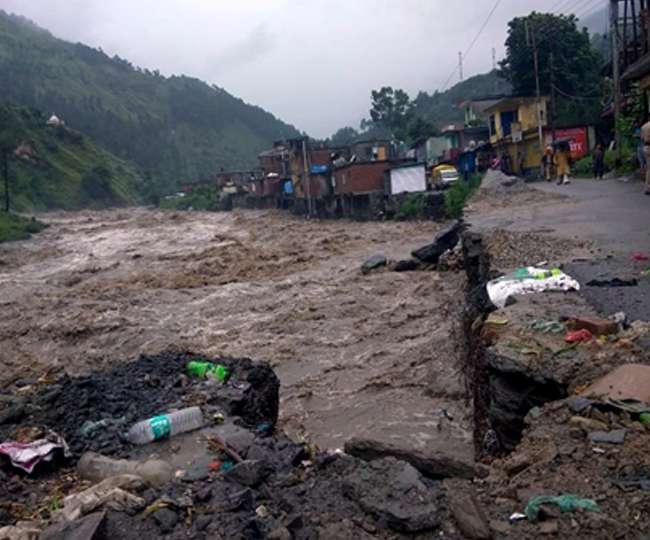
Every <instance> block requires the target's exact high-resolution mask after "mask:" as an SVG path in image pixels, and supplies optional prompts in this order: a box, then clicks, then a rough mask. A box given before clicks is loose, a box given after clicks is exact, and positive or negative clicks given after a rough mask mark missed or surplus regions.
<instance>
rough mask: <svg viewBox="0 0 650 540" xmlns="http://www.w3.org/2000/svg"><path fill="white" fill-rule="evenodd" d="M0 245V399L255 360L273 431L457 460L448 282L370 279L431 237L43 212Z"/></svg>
mask: <svg viewBox="0 0 650 540" xmlns="http://www.w3.org/2000/svg"><path fill="white" fill-rule="evenodd" d="M43 219H44V220H45V221H46V222H48V223H50V224H51V226H50V228H49V229H48V230H46V231H45V232H44V233H42V234H40V235H38V236H36V237H34V238H33V239H32V240H29V241H25V242H19V243H13V244H5V245H1V246H0V305H1V308H2V318H1V320H0V362H1V364H2V365H3V366H4V369H3V370H2V372H1V373H0V390H1V389H2V388H3V387H8V386H9V385H13V384H14V383H16V382H17V383H18V385H20V384H28V383H29V382H30V380H34V379H38V378H39V377H48V376H49V377H55V376H56V375H57V374H59V373H60V372H61V371H63V370H65V371H67V372H69V373H71V374H75V373H80V372H82V371H87V370H95V369H102V368H105V367H106V366H109V365H112V364H114V363H116V362H122V361H127V360H129V359H133V358H135V357H137V356H138V355H139V354H140V353H145V352H146V353H149V354H151V353H155V352H158V351H161V350H163V349H165V348H168V347H177V348H182V349H188V350H193V351H196V352H197V353H202V354H206V355H215V356H216V355H229V356H237V357H240V356H248V357H251V358H254V359H260V360H268V361H269V362H270V363H271V364H272V366H273V367H274V368H275V370H276V372H277V373H278V375H279V377H280V379H281V382H282V388H281V399H282V402H281V425H282V426H283V427H284V428H285V429H286V430H287V431H288V432H289V433H291V434H293V435H294V436H295V437H301V436H304V437H306V438H308V439H309V440H310V441H312V442H315V443H316V444H318V445H319V446H321V447H322V448H339V447H342V446H343V444H344V442H345V441H346V440H348V439H350V438H351V437H361V438H364V439H371V440H380V441H383V442H385V443H387V444H391V445H396V446H400V447H401V446H404V445H406V446H408V447H409V448H416V449H418V450H419V451H422V452H425V453H436V452H438V451H444V452H445V453H452V454H456V455H458V456H461V457H462V458H463V459H467V460H468V461H469V460H471V440H470V435H469V430H468V426H469V419H468V417H467V411H466V408H465V403H464V401H463V399H462V398H463V387H462V383H461V380H460V375H459V368H458V358H457V351H456V346H455V343H457V341H458V336H457V335H456V332H457V330H456V325H455V317H456V312H457V309H458V308H457V306H458V305H459V301H460V294H461V291H462V286H463V283H462V276H461V275H460V274H455V273H451V272H450V273H444V274H442V273H435V272H407V273H395V272H389V271H379V272H377V273H373V274H370V275H366V276H364V275H362V274H361V273H360V271H359V267H360V265H361V263H362V262H363V261H364V260H365V259H366V258H367V257H369V256H371V255H375V254H378V253H382V254H385V255H386V256H388V257H389V258H393V259H399V258H405V257H407V256H408V255H409V252H410V250H411V249H412V248H414V247H418V246H420V245H422V244H425V243H427V242H429V241H430V240H431V237H432V235H433V233H434V231H435V229H436V227H437V225H435V224H432V223H394V222H387V223H354V222H345V221H331V222H307V221H305V220H302V219H298V218H294V217H291V216H289V215H287V214H285V213H280V212H274V211H248V212H233V213H198V212H197V213H174V212H162V211H150V210H144V209H133V210H131V209H130V210H119V211H118V210H115V211H106V212H78V213H54V214H48V215H45V216H43Z"/></svg>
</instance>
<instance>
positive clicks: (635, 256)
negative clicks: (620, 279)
mask: <svg viewBox="0 0 650 540" xmlns="http://www.w3.org/2000/svg"><path fill="white" fill-rule="evenodd" d="M630 260H632V261H636V262H644V261H650V257H648V255H646V254H645V253H642V252H640V251H636V252H635V253H632V256H631V257H630Z"/></svg>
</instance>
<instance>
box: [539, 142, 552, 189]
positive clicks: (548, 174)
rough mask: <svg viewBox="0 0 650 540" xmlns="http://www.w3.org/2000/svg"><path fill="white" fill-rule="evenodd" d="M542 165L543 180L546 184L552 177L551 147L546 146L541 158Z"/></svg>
mask: <svg viewBox="0 0 650 540" xmlns="http://www.w3.org/2000/svg"><path fill="white" fill-rule="evenodd" d="M542 165H543V166H544V179H545V180H546V181H547V182H550V181H551V178H552V177H553V147H552V146H547V147H546V150H545V151H544V155H543V156H542Z"/></svg>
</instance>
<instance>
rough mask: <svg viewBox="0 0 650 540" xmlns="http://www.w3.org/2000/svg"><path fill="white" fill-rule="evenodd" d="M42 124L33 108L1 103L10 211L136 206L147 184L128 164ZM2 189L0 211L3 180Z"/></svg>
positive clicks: (63, 129)
mask: <svg viewBox="0 0 650 540" xmlns="http://www.w3.org/2000/svg"><path fill="white" fill-rule="evenodd" d="M46 121H47V117H46V116H44V115H43V114H41V113H40V112H38V111H36V110H33V109H29V108H27V107H15V106H9V105H0V149H7V153H8V156H9V167H8V169H9V179H10V201H11V206H12V208H13V209H16V210H46V209H51V208H63V209H76V208H82V207H95V208H103V207H107V206H121V205H127V204H135V203H137V202H138V201H140V200H141V199H142V198H143V196H144V195H146V190H147V188H148V187H149V186H147V185H146V184H145V183H144V182H143V180H141V179H140V178H139V176H138V174H137V173H136V171H135V168H134V166H133V165H132V164H130V163H128V162H126V161H124V160H122V159H119V158H116V157H115V156H113V155H112V154H110V153H109V152H107V151H105V150H103V149H101V148H98V147H97V146H96V145H95V144H94V143H93V142H92V141H91V140H90V139H88V138H87V137H85V136H83V135H82V134H81V133H79V132H77V131H75V130H72V129H69V128H67V127H65V126H59V127H51V126H47V125H46ZM2 186H3V189H2V190H1V194H0V199H1V200H2V206H3V207H4V179H2Z"/></svg>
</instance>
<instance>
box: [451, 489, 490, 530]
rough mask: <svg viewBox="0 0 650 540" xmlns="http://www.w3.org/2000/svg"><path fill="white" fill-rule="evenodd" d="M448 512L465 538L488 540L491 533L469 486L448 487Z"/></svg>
mask: <svg viewBox="0 0 650 540" xmlns="http://www.w3.org/2000/svg"><path fill="white" fill-rule="evenodd" d="M448 499H449V510H450V511H451V514H452V515H453V516H454V519H455V520H456V524H457V525H458V529H459V530H460V532H462V533H463V534H464V535H465V537H466V538H470V539H474V540H489V539H490V538H492V532H491V531H490V527H489V526H488V521H487V517H486V516H485V513H484V512H483V509H482V508H481V506H480V505H479V503H478V501H477V500H476V496H475V495H474V493H473V492H472V488H471V486H464V489H463V488H461V487H450V488H449V490H448Z"/></svg>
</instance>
